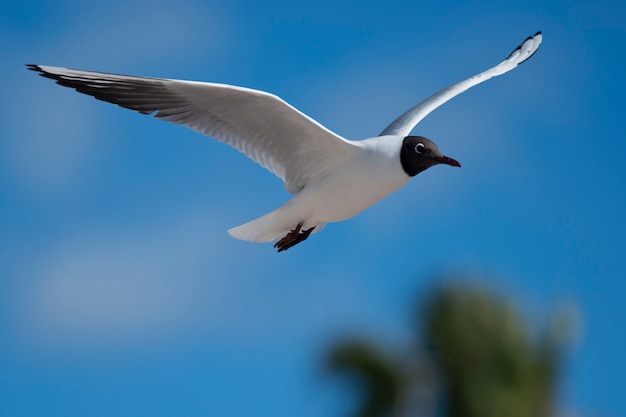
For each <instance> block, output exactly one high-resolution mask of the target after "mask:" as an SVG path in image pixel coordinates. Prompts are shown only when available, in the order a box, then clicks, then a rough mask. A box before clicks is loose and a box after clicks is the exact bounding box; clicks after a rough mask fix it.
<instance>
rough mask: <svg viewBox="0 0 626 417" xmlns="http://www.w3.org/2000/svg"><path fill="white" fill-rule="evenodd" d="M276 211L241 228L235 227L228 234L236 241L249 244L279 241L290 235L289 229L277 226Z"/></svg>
mask: <svg viewBox="0 0 626 417" xmlns="http://www.w3.org/2000/svg"><path fill="white" fill-rule="evenodd" d="M276 211H277V210H275V211H272V212H271V213H268V214H266V215H265V216H261V217H259V218H258V219H254V220H252V221H250V222H248V223H245V224H242V225H241V226H237V227H233V228H232V229H230V230H228V234H229V235H231V236H232V237H234V238H235V239H241V240H247V241H248V242H272V241H274V240H277V239H279V238H281V237H283V236H284V235H286V234H287V233H289V227H285V226H284V225H279V224H276V223H277V222H276V220H277V219H275V214H276ZM280 223H282V222H280Z"/></svg>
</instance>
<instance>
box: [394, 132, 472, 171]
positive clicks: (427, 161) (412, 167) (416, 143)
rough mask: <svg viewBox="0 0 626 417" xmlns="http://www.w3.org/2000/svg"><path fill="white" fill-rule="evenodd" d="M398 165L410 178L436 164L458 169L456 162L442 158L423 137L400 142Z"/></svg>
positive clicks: (407, 138)
mask: <svg viewBox="0 0 626 417" xmlns="http://www.w3.org/2000/svg"><path fill="white" fill-rule="evenodd" d="M400 163H401V164H402V169H404V172H406V173H407V175H409V176H410V177H414V176H416V175H417V174H419V173H420V172H422V171H424V170H426V169H428V168H430V167H431V166H433V165H437V164H446V165H450V166H453V167H460V166H461V164H459V163H458V161H457V160H455V159H452V158H448V157H447V156H444V155H443V154H442V153H441V151H440V150H439V148H438V147H437V145H435V142H433V141H432V140H430V139H426V138H425V137H423V136H407V137H406V138H404V141H402V148H401V149H400Z"/></svg>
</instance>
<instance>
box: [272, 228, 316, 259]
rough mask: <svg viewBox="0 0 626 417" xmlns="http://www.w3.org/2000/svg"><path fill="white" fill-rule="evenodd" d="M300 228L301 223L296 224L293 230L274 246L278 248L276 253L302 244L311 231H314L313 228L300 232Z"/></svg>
mask: <svg viewBox="0 0 626 417" xmlns="http://www.w3.org/2000/svg"><path fill="white" fill-rule="evenodd" d="M301 228H302V223H298V225H297V226H296V228H295V229H293V230H292V231H291V232H289V233H287V234H286V235H285V237H284V238H282V239H281V240H279V241H278V242H276V243H275V244H274V247H275V248H278V252H282V251H284V250H287V249H289V248H290V247H292V246H295V245H297V244H298V243H300V242H304V241H305V240H306V238H307V237H309V235H310V234H311V232H312V231H313V229H315V226H313V227H311V228H310V229H307V230H300V229H301Z"/></svg>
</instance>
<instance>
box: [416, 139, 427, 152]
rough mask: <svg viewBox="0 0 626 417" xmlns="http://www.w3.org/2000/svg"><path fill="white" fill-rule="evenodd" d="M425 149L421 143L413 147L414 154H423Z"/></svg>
mask: <svg viewBox="0 0 626 417" xmlns="http://www.w3.org/2000/svg"><path fill="white" fill-rule="evenodd" d="M425 149H426V146H424V144H423V143H422V142H420V143H418V144H417V145H415V152H417V153H422V152H424V150H425Z"/></svg>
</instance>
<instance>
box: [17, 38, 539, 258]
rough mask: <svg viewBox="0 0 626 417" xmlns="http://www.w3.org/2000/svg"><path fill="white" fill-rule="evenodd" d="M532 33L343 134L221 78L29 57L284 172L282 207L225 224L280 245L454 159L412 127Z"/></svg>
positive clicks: (498, 71)
mask: <svg viewBox="0 0 626 417" xmlns="http://www.w3.org/2000/svg"><path fill="white" fill-rule="evenodd" d="M541 41H542V34H541V32H537V33H536V34H535V35H533V36H530V37H528V38H527V39H526V40H525V41H524V42H522V44H521V45H519V46H518V47H517V48H515V50H514V51H513V52H512V53H511V54H510V55H509V56H508V57H507V58H506V59H505V60H504V61H502V62H500V63H499V64H498V65H496V66H494V67H492V68H490V69H488V70H486V71H483V72H481V73H480V74H477V75H474V76H473V77H470V78H468V79H466V80H464V81H461V82H459V83H456V84H454V85H451V86H449V87H447V88H444V89H443V90H441V91H439V92H437V93H435V94H433V95H432V96H430V97H428V98H427V99H426V100H424V101H422V102H421V103H419V104H417V105H416V106H414V107H413V108H411V109H409V110H408V111H407V112H405V113H404V114H402V115H401V116H400V117H398V118H397V119H396V120H394V121H393V122H392V123H391V124H390V125H389V126H387V128H385V130H383V131H382V132H381V133H380V135H378V136H376V137H372V138H369V139H364V140H358V141H354V140H348V139H345V138H343V137H341V136H339V135H338V134H336V133H334V132H332V131H330V130H329V129H327V128H325V127H324V126H322V125H321V124H320V123H318V122H317V121H315V120H313V119H312V118H310V117H309V116H307V115H305V114H304V113H302V112H300V111H299V110H297V109H296V108H294V107H293V106H291V105H289V104H288V103H287V102H285V101H284V100H282V99H281V98H279V97H278V96H276V95H273V94H270V93H267V92H264V91H259V90H253V89H249V88H243V87H237V86H233V85H226V84H216V83H208V82H197V81H183V80H174V79H164V78H147V77H136V76H129V75H117V74H108V73H102V72H92V71H81V70H74V69H68V68H60V67H51V66H45V65H33V64H28V65H27V68H28V69H30V70H33V71H37V72H39V74H40V75H41V76H43V77H46V78H50V79H53V80H55V81H56V83H57V84H60V85H62V86H65V87H70V88H73V89H75V90H76V91H78V92H80V93H84V94H87V95H90V96H93V97H95V98H97V99H99V100H103V101H108V102H109V103H113V104H117V105H118V106H121V107H125V108H127V109H131V110H135V111H137V112H139V113H142V114H147V115H154V117H156V118H157V119H161V120H166V121H168V122H172V123H176V124H181V125H183V126H187V127H189V128H191V129H193V130H195V131H197V132H200V133H203V134H204V135H206V136H209V137H212V138H214V139H216V140H218V141H220V142H224V143H226V144H228V145H230V146H232V147H234V148H236V149H237V150H239V151H240V152H242V153H244V154H245V155H246V156H247V157H249V158H250V159H252V160H253V161H255V162H257V163H258V164H260V165H261V166H263V167H264V168H266V169H268V170H269V171H270V172H272V173H274V174H275V175H276V176H277V177H279V178H280V179H282V180H283V182H284V183H285V187H286V188H287V191H288V192H290V193H293V194H295V195H294V196H293V197H292V198H291V199H290V200H289V201H287V203H285V204H284V205H283V206H282V207H280V208H278V209H276V210H274V211H272V212H270V213H268V214H266V215H264V216H261V217H259V218H257V219H255V220H252V221H250V222H248V223H245V224H243V225H241V226H237V227H234V228H232V229H230V230H228V233H229V234H230V235H231V236H232V237H234V238H237V239H242V240H246V241H249V242H275V244H274V247H275V248H276V249H278V252H281V251H284V250H287V249H289V248H291V247H292V246H294V245H297V244H298V243H300V242H302V241H304V240H306V239H307V238H308V237H309V235H310V234H311V233H317V232H319V231H321V230H322V229H323V228H324V226H325V225H326V223H330V222H339V221H343V220H347V219H349V218H351V217H354V216H356V215H357V214H359V213H361V212H362V211H363V210H365V209H367V208H368V207H370V206H372V205H374V204H375V203H377V202H378V201H380V200H382V199H383V198H385V197H386V196H388V195H389V194H391V193H393V192H394V191H396V190H398V189H399V188H401V187H402V186H404V185H405V184H406V183H407V182H408V181H409V180H410V179H411V178H412V177H414V176H416V175H417V174H419V173H420V172H422V171H424V170H426V169H428V168H430V167H432V166H434V165H438V164H445V165H450V166H454V167H460V166H461V164H460V163H459V162H458V161H456V160H455V159H452V158H450V157H447V156H445V155H443V154H442V153H441V151H440V150H439V148H438V147H437V145H436V144H435V143H434V142H433V141H431V140H429V139H427V138H425V137H423V136H411V135H410V133H411V131H412V130H413V128H414V127H415V126H416V125H417V124H418V123H419V122H420V121H421V120H422V119H423V118H424V117H426V116H427V115H428V114H429V113H430V112H432V111H433V110H435V109H436V108H438V107H439V106H441V105H442V104H444V103H445V102H447V101H448V100H450V99H452V98H453V97H455V96H457V95H459V94H461V93H463V92H464V91H466V90H468V89H469V88H471V87H473V86H475V85H478V84H480V83H482V82H485V81H487V80H489V79H490V78H493V77H496V76H499V75H502V74H504V73H506V72H509V71H511V70H512V69H514V68H516V67H517V66H518V65H519V64H521V63H522V62H524V61H526V60H527V59H529V58H530V57H531V56H533V54H534V53H535V52H537V50H538V49H539V46H540V45H541Z"/></svg>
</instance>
